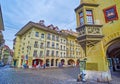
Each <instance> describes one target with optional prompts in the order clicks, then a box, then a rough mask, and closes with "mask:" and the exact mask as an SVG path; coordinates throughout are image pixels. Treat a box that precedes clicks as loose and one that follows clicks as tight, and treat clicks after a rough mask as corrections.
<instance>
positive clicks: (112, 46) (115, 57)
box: [106, 38, 120, 71]
mask: <svg viewBox="0 0 120 84" xmlns="http://www.w3.org/2000/svg"><path fill="white" fill-rule="evenodd" d="M106 54H107V57H108V59H111V62H109V65H110V64H111V66H112V69H113V71H117V70H120V38H118V39H115V40H113V41H111V42H110V43H109V46H108V48H107V51H106Z"/></svg>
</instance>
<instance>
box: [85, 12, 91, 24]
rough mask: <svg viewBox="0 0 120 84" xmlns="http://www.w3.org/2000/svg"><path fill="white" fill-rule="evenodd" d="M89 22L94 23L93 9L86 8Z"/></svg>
mask: <svg viewBox="0 0 120 84" xmlns="http://www.w3.org/2000/svg"><path fill="white" fill-rule="evenodd" d="M86 18H87V24H93V14H92V10H86Z"/></svg>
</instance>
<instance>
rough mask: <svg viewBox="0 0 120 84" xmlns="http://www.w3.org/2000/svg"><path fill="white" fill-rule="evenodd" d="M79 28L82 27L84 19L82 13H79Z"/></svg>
mask: <svg viewBox="0 0 120 84" xmlns="http://www.w3.org/2000/svg"><path fill="white" fill-rule="evenodd" d="M79 15H80V26H82V25H84V17H83V12H80V14H79Z"/></svg>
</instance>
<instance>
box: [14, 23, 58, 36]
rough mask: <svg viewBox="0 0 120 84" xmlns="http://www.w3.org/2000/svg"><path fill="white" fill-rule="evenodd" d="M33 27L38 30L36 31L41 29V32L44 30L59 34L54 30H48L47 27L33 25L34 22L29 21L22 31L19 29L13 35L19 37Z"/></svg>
mask: <svg viewBox="0 0 120 84" xmlns="http://www.w3.org/2000/svg"><path fill="white" fill-rule="evenodd" d="M34 27H35V28H38V29H41V30H44V31H48V32H52V33H55V34H59V32H58V31H56V30H53V29H50V28H49V27H46V26H43V25H40V24H38V23H34V22H32V21H30V22H28V23H27V24H26V25H25V26H24V27H23V28H22V29H20V30H19V31H18V32H17V33H16V34H15V35H16V36H21V35H23V34H24V33H26V32H27V31H28V30H30V29H31V28H34Z"/></svg>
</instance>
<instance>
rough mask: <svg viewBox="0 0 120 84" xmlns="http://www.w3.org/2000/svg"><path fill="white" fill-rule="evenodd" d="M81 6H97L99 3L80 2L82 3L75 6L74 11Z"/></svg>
mask: <svg viewBox="0 0 120 84" xmlns="http://www.w3.org/2000/svg"><path fill="white" fill-rule="evenodd" d="M83 6H92V7H97V6H99V4H94V3H82V4H80V5H79V6H78V7H77V8H75V12H76V11H77V10H78V9H80V8H82V7H83Z"/></svg>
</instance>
